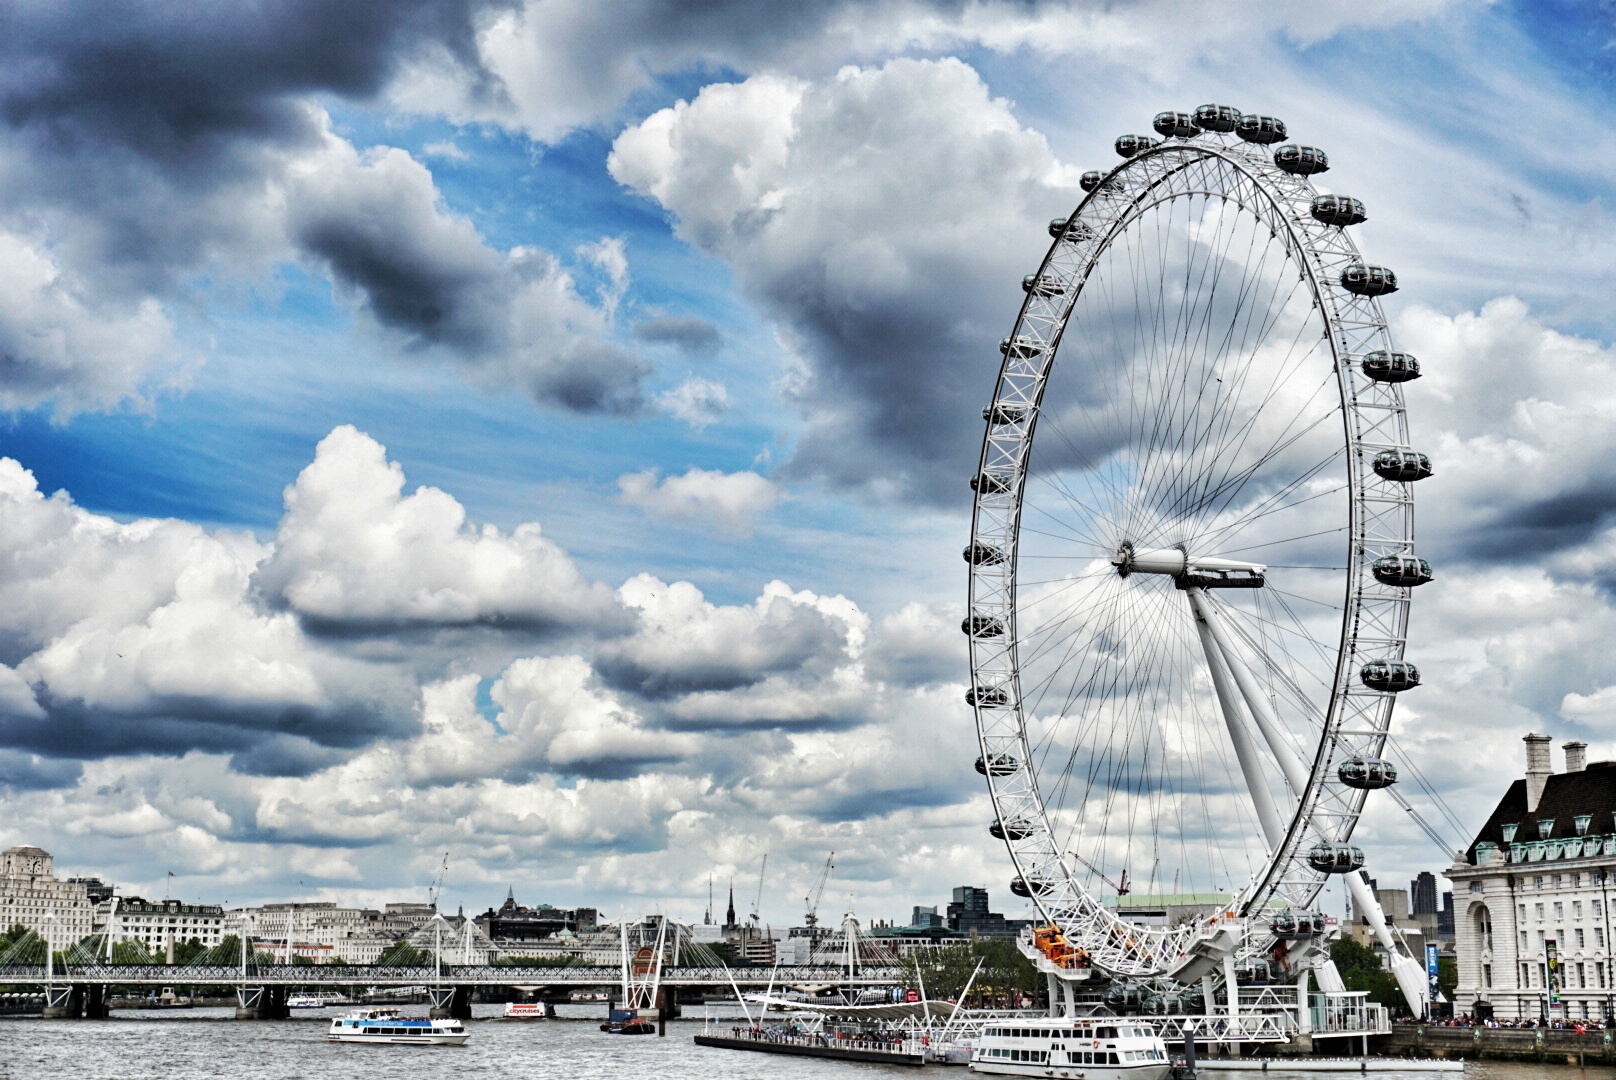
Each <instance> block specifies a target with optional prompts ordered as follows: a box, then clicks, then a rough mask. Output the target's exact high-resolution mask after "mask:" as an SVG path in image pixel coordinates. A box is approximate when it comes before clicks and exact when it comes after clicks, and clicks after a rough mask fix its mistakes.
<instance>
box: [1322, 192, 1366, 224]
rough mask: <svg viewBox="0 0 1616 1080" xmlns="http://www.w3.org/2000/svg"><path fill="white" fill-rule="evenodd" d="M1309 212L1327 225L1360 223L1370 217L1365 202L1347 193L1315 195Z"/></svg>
mask: <svg viewBox="0 0 1616 1080" xmlns="http://www.w3.org/2000/svg"><path fill="white" fill-rule="evenodd" d="M1308 212H1309V213H1311V214H1312V215H1313V220H1314V221H1322V222H1323V223H1324V224H1326V225H1340V226H1346V225H1358V224H1361V223H1363V222H1364V221H1365V220H1366V219H1367V218H1368V217H1369V215H1368V213H1366V212H1365V210H1364V204H1363V203H1361V202H1359V201H1358V200H1357V199H1353V198H1348V197H1347V196H1345V195H1315V196H1313V203H1312V205H1311V206H1309V207H1308Z"/></svg>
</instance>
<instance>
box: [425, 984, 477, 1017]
mask: <svg viewBox="0 0 1616 1080" xmlns="http://www.w3.org/2000/svg"><path fill="white" fill-rule="evenodd" d="M427 993H429V994H431V995H432V1012H431V1014H430V1015H431V1017H432V1019H434V1020H470V1019H471V987H469V986H440V987H434V988H433V989H431V990H428V991H427Z"/></svg>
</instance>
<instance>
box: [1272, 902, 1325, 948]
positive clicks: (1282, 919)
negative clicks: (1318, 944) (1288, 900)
mask: <svg viewBox="0 0 1616 1080" xmlns="http://www.w3.org/2000/svg"><path fill="white" fill-rule="evenodd" d="M1268 929H1269V930H1271V931H1273V934H1274V936H1275V937H1277V938H1280V939H1281V940H1285V941H1302V940H1306V939H1307V938H1316V937H1321V936H1323V934H1324V916H1323V915H1321V914H1319V913H1318V912H1317V911H1304V910H1302V909H1301V908H1286V909H1285V910H1284V911H1281V912H1279V913H1278V914H1276V915H1275V916H1274V917H1273V918H1272V919H1270V920H1269V921H1268Z"/></svg>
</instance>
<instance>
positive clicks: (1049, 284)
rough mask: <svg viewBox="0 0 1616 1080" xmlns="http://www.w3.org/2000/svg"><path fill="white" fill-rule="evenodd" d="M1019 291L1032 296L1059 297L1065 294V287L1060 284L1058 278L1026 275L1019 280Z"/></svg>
mask: <svg viewBox="0 0 1616 1080" xmlns="http://www.w3.org/2000/svg"><path fill="white" fill-rule="evenodd" d="M1021 291H1022V292H1024V293H1030V294H1032V295H1033V296H1060V295H1061V294H1063V293H1065V292H1066V286H1065V285H1063V284H1061V280H1060V278H1053V277H1049V276H1047V275H1045V276H1039V275H1038V274H1028V275H1027V276H1026V277H1024V278H1022V279H1021Z"/></svg>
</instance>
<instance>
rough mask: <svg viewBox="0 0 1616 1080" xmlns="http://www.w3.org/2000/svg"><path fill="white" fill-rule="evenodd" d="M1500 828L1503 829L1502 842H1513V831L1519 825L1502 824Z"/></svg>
mask: <svg viewBox="0 0 1616 1080" xmlns="http://www.w3.org/2000/svg"><path fill="white" fill-rule="evenodd" d="M1502 828H1503V830H1504V843H1506V844H1513V843H1514V842H1515V833H1516V831H1517V830H1518V829H1519V828H1520V825H1519V824H1514V825H1504V826H1502Z"/></svg>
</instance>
